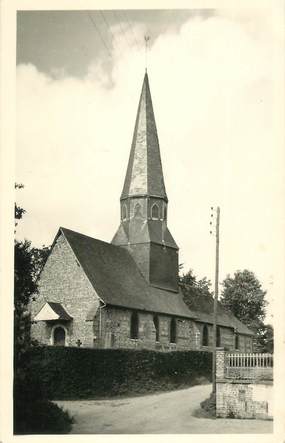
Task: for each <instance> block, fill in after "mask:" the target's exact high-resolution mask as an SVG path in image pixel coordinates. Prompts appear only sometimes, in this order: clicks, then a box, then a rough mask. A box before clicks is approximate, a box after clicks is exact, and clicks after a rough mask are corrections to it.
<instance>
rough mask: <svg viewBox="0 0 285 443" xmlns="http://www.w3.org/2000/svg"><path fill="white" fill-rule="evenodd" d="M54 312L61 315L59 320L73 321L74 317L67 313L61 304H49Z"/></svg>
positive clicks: (49, 302)
mask: <svg viewBox="0 0 285 443" xmlns="http://www.w3.org/2000/svg"><path fill="white" fill-rule="evenodd" d="M47 303H48V304H49V305H50V307H51V308H52V309H53V311H54V312H55V313H56V314H58V315H59V320H72V317H71V316H70V315H69V314H68V313H67V312H66V310H65V309H64V307H63V306H62V304H61V303H55V302H51V301H48V302H47Z"/></svg>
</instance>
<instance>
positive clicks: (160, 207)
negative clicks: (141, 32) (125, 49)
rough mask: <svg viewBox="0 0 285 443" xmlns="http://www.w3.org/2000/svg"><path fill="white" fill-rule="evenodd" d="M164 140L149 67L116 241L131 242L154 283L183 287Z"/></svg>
mask: <svg viewBox="0 0 285 443" xmlns="http://www.w3.org/2000/svg"><path fill="white" fill-rule="evenodd" d="M167 206H168V200H167V196H166V192H165V186H164V180H163V173H162V166H161V159H160V151H159V142H158V136H157V130H156V124H155V119H154V113H153V108H152V102H151V95H150V90H149V82H148V75H147V73H145V76H144V81H143V87H142V91H141V96H140V101H139V107H138V112H137V118H136V124H135V130H134V135H133V142H132V147H131V153H130V158H129V164H128V168H127V174H126V178H125V183H124V187H123V192H122V194H121V223H120V226H119V229H118V230H117V232H116V234H115V236H114V238H113V240H112V243H113V244H114V245H117V246H121V247H125V248H127V250H128V251H129V253H130V254H131V255H132V257H133V259H134V260H135V262H136V264H137V266H138V268H139V269H140V271H141V272H142V274H143V275H144V277H145V278H146V280H147V281H148V282H149V284H150V285H152V286H156V287H158V288H161V289H165V290H170V291H174V292H177V291H178V246H177V244H176V243H175V241H174V239H173V237H172V235H171V233H170V231H169V229H168V227H167Z"/></svg>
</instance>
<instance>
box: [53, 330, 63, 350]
mask: <svg viewBox="0 0 285 443" xmlns="http://www.w3.org/2000/svg"><path fill="white" fill-rule="evenodd" d="M53 344H54V346H65V330H64V329H63V328H62V327H61V326H58V327H56V328H55V329H54V331H53Z"/></svg>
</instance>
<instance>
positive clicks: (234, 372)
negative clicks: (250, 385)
mask: <svg viewBox="0 0 285 443" xmlns="http://www.w3.org/2000/svg"><path fill="white" fill-rule="evenodd" d="M225 369H226V370H225V375H226V378H233V379H245V380H247V379H251V380H252V379H263V380H272V379H273V355H272V354H255V353H248V354H242V353H227V354H226V358H225Z"/></svg>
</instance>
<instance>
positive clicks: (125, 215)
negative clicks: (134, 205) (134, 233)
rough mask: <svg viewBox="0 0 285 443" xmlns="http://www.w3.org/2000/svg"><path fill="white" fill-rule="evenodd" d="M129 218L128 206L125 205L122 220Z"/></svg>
mask: <svg viewBox="0 0 285 443" xmlns="http://www.w3.org/2000/svg"><path fill="white" fill-rule="evenodd" d="M127 217H128V211H127V207H126V205H123V209H122V218H123V220H126V219H127Z"/></svg>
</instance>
